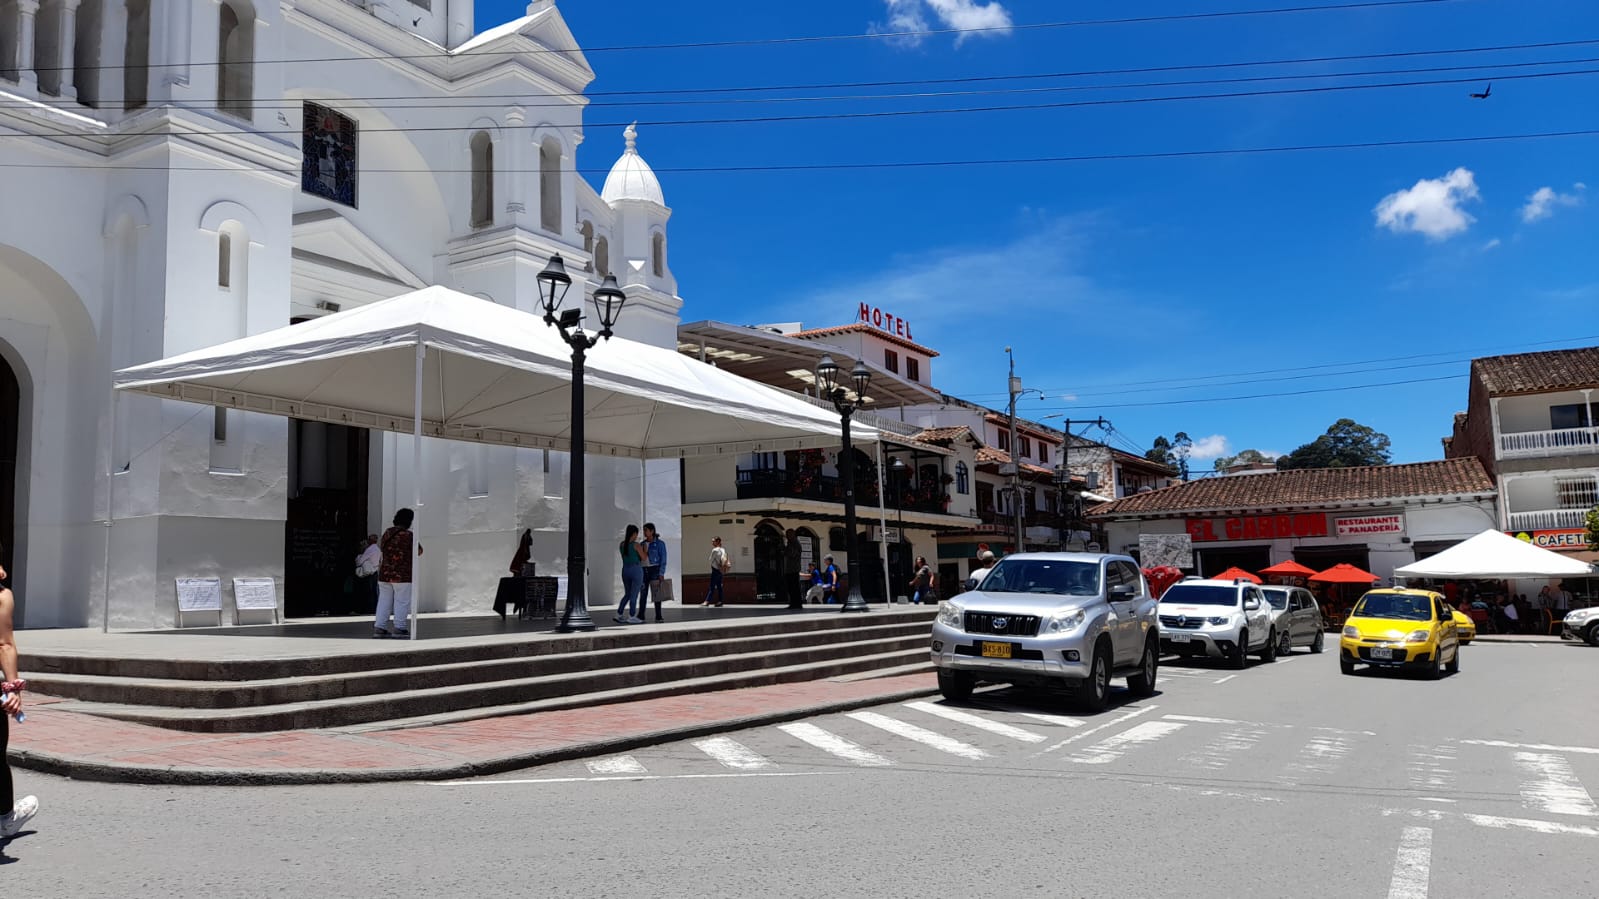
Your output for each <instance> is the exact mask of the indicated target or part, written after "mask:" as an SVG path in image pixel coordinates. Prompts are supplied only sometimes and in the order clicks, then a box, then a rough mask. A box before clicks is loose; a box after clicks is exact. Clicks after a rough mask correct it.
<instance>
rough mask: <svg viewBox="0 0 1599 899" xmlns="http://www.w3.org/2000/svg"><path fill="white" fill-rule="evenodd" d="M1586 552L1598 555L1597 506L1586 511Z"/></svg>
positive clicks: (1598, 528) (1598, 519) (1598, 508)
mask: <svg viewBox="0 0 1599 899" xmlns="http://www.w3.org/2000/svg"><path fill="white" fill-rule="evenodd" d="M1587 524H1588V551H1589V552H1596V553H1599V506H1594V507H1593V508H1592V509H1589V510H1588V522H1587Z"/></svg>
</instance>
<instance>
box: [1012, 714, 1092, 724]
mask: <svg viewBox="0 0 1599 899" xmlns="http://www.w3.org/2000/svg"><path fill="white" fill-rule="evenodd" d="M1022 717H1024V718H1031V719H1033V720H1034V721H1042V722H1044V723H1045V724H1055V725H1059V726H1061V727H1082V726H1083V723H1084V722H1083V719H1081V718H1071V717H1068V716H1066V715H1045V714H1043V713H1042V712H1022Z"/></svg>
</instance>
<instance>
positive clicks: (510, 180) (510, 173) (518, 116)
mask: <svg viewBox="0 0 1599 899" xmlns="http://www.w3.org/2000/svg"><path fill="white" fill-rule="evenodd" d="M525 122H526V113H525V112H524V111H523V109H522V107H520V106H513V107H511V108H509V109H507V110H506V111H505V143H507V144H509V145H510V146H508V147H506V148H505V149H507V150H509V151H510V152H508V153H506V154H505V155H504V156H503V157H502V156H501V155H500V150H501V148H500V147H499V146H496V147H495V148H494V167H495V168H496V169H499V168H503V169H504V170H505V193H504V195H496V196H495V197H494V202H496V203H504V204H505V218H504V221H505V222H506V223H508V224H509V225H510V226H511V227H513V228H526V227H527V224H528V222H527V193H528V182H529V181H530V180H536V179H537V177H538V175H537V174H536V173H535V174H533V176H532V178H530V177H529V175H528V170H527V158H528V148H529V146H531V140H530V139H529V137H528V133H527V131H526V130H524V129H523V127H522V125H523V124H524V123H525ZM501 159H504V161H503V162H502V161H501ZM494 221H495V223H496V224H498V223H499V222H500V221H501V219H500V215H499V213H498V212H496V213H495V216H494Z"/></svg>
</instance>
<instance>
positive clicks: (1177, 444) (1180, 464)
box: [1144, 431, 1194, 481]
mask: <svg viewBox="0 0 1599 899" xmlns="http://www.w3.org/2000/svg"><path fill="white" fill-rule="evenodd" d="M1193 449H1194V441H1192V440H1190V439H1189V438H1188V434H1187V433H1186V432H1184V431H1178V432H1177V433H1175V434H1173V435H1172V437H1171V439H1170V440H1167V439H1166V438H1165V437H1164V436H1162V437H1156V438H1155V442H1154V443H1153V444H1151V445H1150V448H1149V451H1148V452H1146V453H1144V458H1146V459H1148V460H1149V461H1151V462H1158V463H1160V464H1161V465H1165V466H1167V467H1168V468H1175V469H1177V471H1178V473H1180V474H1181V475H1182V478H1183V480H1185V481H1186V480H1188V454H1189V453H1191V452H1193Z"/></svg>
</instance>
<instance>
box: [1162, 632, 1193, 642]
mask: <svg viewBox="0 0 1599 899" xmlns="http://www.w3.org/2000/svg"><path fill="white" fill-rule="evenodd" d="M1166 639H1168V640H1170V641H1172V642H1173V643H1188V642H1191V641H1192V640H1193V639H1194V638H1193V636H1192V635H1190V634H1168V635H1166Z"/></svg>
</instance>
